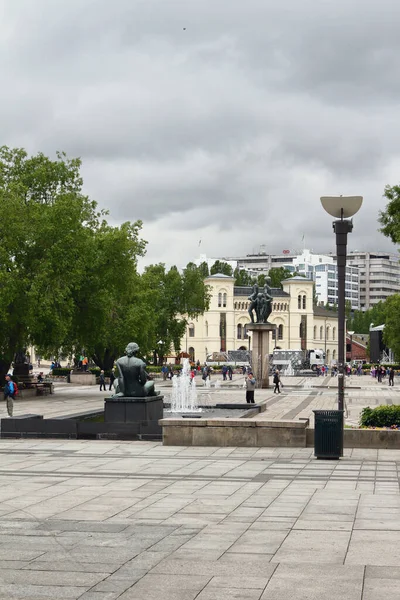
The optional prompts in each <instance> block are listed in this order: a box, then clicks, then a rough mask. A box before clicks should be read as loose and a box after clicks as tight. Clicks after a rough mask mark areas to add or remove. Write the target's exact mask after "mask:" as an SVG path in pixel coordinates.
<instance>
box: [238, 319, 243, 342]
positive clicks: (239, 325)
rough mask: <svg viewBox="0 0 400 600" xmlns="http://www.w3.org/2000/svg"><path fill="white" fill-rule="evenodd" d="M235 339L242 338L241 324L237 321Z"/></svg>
mask: <svg viewBox="0 0 400 600" xmlns="http://www.w3.org/2000/svg"><path fill="white" fill-rule="evenodd" d="M237 339H238V340H241V339H242V324H241V323H239V324H238V326H237Z"/></svg>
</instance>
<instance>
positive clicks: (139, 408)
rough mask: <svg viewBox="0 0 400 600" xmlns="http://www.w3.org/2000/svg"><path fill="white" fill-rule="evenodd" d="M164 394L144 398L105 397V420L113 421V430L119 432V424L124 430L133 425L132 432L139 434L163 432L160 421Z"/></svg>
mask: <svg viewBox="0 0 400 600" xmlns="http://www.w3.org/2000/svg"><path fill="white" fill-rule="evenodd" d="M163 398H164V396H146V397H144V398H125V397H117V398H105V400H104V421H105V422H106V423H113V425H114V426H113V431H115V433H118V426H119V425H122V424H124V426H123V427H121V428H122V429H123V430H124V431H125V430H126V425H127V424H129V425H131V428H132V433H137V434H138V435H154V434H161V432H162V429H161V426H160V425H159V424H158V421H159V420H160V419H162V418H163Z"/></svg>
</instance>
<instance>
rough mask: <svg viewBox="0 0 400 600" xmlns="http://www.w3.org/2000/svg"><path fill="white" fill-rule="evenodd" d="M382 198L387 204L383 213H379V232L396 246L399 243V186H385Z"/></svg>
mask: <svg viewBox="0 0 400 600" xmlns="http://www.w3.org/2000/svg"><path fill="white" fill-rule="evenodd" d="M383 197H384V198H386V199H387V200H388V203H387V205H386V208H385V210H384V211H379V222H380V223H381V225H382V227H381V232H382V233H383V235H385V236H386V237H388V238H390V239H391V240H392V242H393V243H394V244H397V243H399V242H400V186H399V185H394V186H390V185H387V186H386V187H385V191H384V194H383Z"/></svg>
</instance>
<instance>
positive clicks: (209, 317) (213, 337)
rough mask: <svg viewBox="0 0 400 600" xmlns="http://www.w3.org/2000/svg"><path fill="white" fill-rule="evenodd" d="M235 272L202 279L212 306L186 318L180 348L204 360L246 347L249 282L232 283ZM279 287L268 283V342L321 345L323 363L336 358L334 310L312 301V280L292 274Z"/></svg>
mask: <svg viewBox="0 0 400 600" xmlns="http://www.w3.org/2000/svg"><path fill="white" fill-rule="evenodd" d="M234 282H235V279H234V277H229V276H228V275H222V274H217V275H211V276H210V277H208V278H207V279H206V280H205V283H206V284H207V285H209V286H210V288H211V301H210V308H209V310H208V311H207V312H205V313H204V315H201V316H199V317H198V318H197V319H194V320H193V321H191V322H190V323H189V324H188V327H187V330H186V335H185V336H184V339H182V344H181V349H182V350H183V351H186V352H187V353H189V354H190V356H191V358H192V360H195V361H197V360H199V361H200V362H201V363H203V362H204V361H205V360H206V357H207V355H208V354H211V353H212V352H220V351H230V350H240V349H241V350H249V349H250V343H251V340H250V339H249V336H248V335H247V331H246V329H247V325H248V323H249V322H250V316H249V313H248V307H249V304H250V301H249V299H248V297H249V295H250V294H251V293H252V288H251V287H238V286H235V285H234ZM282 286H283V289H282V290H281V289H272V296H273V303H272V314H271V316H270V317H269V319H268V320H269V321H270V322H271V323H274V324H275V325H276V326H277V329H276V338H277V339H276V340H275V339H274V340H273V341H272V344H271V348H272V349H273V348H274V347H275V346H277V347H279V348H282V349H291V350H300V349H303V350H306V349H307V350H312V349H317V348H318V349H322V350H324V351H325V354H326V363H327V364H328V365H330V364H331V363H332V362H333V361H335V360H337V353H338V345H337V337H338V319H337V313H335V312H333V311H329V310H326V309H324V308H321V307H315V306H314V305H313V282H312V281H310V280H309V279H305V278H304V277H292V278H291V279H286V280H284V281H283V282H282Z"/></svg>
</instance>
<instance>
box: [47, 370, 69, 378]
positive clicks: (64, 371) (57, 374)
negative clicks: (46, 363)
mask: <svg viewBox="0 0 400 600" xmlns="http://www.w3.org/2000/svg"><path fill="white" fill-rule="evenodd" d="M70 372H71V369H62V368H56V369H53V370H52V371H51V373H52V375H56V376H57V377H61V376H63V375H68V373H70Z"/></svg>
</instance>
